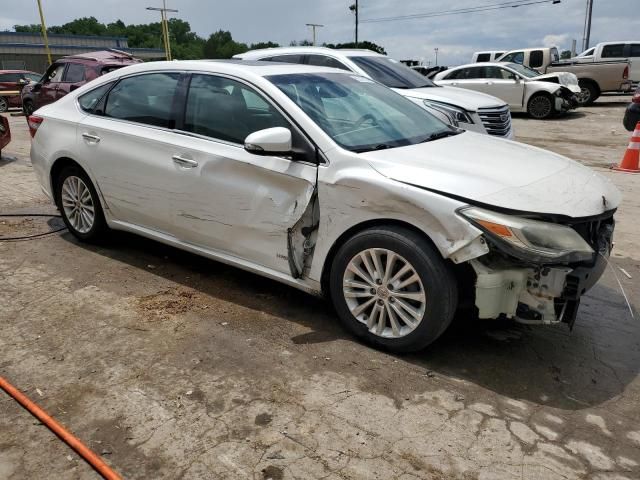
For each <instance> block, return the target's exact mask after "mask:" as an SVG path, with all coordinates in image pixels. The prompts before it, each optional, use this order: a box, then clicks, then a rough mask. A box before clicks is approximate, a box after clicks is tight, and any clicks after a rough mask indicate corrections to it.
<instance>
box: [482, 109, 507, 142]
mask: <svg viewBox="0 0 640 480" xmlns="http://www.w3.org/2000/svg"><path fill="white" fill-rule="evenodd" d="M478 115H479V116H480V120H482V124H483V125H484V128H485V129H486V130H487V133H488V134H489V135H496V136H498V137H506V136H507V135H508V134H509V130H511V113H509V107H508V106H506V105H505V106H504V107H499V108H479V109H478Z"/></svg>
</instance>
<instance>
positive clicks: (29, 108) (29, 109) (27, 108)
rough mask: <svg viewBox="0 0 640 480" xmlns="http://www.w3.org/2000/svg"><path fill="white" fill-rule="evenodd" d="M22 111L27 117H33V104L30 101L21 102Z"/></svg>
mask: <svg viewBox="0 0 640 480" xmlns="http://www.w3.org/2000/svg"><path fill="white" fill-rule="evenodd" d="M22 111H23V112H24V114H25V115H26V116H27V117H28V116H29V115H33V112H34V111H35V107H34V105H33V102H32V101H31V100H25V101H24V102H22Z"/></svg>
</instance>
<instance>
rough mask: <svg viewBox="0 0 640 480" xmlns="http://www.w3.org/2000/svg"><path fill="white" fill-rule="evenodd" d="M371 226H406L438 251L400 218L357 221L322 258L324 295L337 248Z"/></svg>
mask: <svg viewBox="0 0 640 480" xmlns="http://www.w3.org/2000/svg"><path fill="white" fill-rule="evenodd" d="M372 227H378V228H379V227H402V228H406V229H407V230H412V231H413V232H415V233H417V234H418V235H420V236H421V237H422V238H423V239H424V240H425V241H427V242H428V243H429V244H430V245H431V246H432V247H433V248H434V249H435V250H436V251H438V249H437V248H436V246H435V244H434V243H433V240H431V238H430V237H429V236H428V235H427V234H426V233H425V232H423V231H422V230H420V229H419V228H417V227H416V226H415V225H411V224H410V223H407V222H403V221H401V220H391V219H375V220H367V221H366V222H362V223H359V224H357V225H354V226H353V227H351V228H349V229H348V230H347V231H345V232H344V233H343V234H342V235H340V236H339V237H338V239H337V240H336V241H335V242H334V243H333V245H332V246H331V248H330V249H329V253H328V254H327V256H326V258H325V260H324V265H323V267H322V276H321V279H320V284H321V288H322V292H323V294H324V295H328V294H329V291H330V290H329V276H330V273H331V265H332V264H333V259H334V257H335V255H336V253H337V252H338V250H339V249H340V247H341V246H342V245H344V244H345V243H346V242H347V240H349V239H350V238H351V237H353V236H354V235H356V234H358V233H360V232H362V231H363V230H367V229H368V228H372ZM445 261H450V260H445Z"/></svg>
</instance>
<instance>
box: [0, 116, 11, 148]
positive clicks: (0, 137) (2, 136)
mask: <svg viewBox="0 0 640 480" xmlns="http://www.w3.org/2000/svg"><path fill="white" fill-rule="evenodd" d="M10 141H11V130H10V129H9V119H8V118H7V117H5V116H4V115H0V157H1V156H2V149H3V148H4V147H6V146H7V145H9V142H10Z"/></svg>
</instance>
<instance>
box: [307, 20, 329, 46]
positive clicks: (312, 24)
mask: <svg viewBox="0 0 640 480" xmlns="http://www.w3.org/2000/svg"><path fill="white" fill-rule="evenodd" d="M305 25H306V26H307V27H311V29H312V30H313V46H314V47H315V46H316V28H322V27H324V25H320V24H319V23H305Z"/></svg>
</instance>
